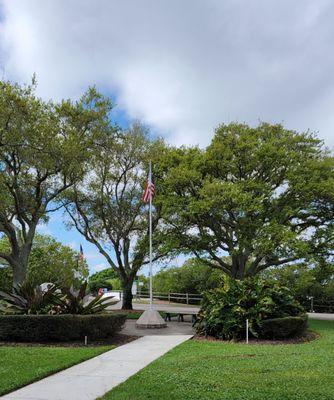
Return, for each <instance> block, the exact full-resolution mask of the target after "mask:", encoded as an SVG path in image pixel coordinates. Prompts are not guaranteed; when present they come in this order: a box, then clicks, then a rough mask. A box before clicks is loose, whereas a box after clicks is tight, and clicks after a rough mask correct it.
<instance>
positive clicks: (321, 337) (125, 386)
mask: <svg viewBox="0 0 334 400" xmlns="http://www.w3.org/2000/svg"><path fill="white" fill-rule="evenodd" d="M310 322H311V324H310V325H311V326H310V328H309V329H308V330H309V331H311V332H312V333H315V334H316V337H315V338H314V340H311V341H305V342H299V343H284V344H262V343H261V344H255V343H254V344H250V345H247V344H245V343H244V342H234V343H233V342H227V341H225V342H220V343H219V341H218V342H212V343H211V344H213V345H215V346H217V345H218V346H219V345H220V344H221V345H225V344H227V345H230V344H231V345H233V346H235V348H236V347H239V346H240V351H237V352H235V351H233V349H232V351H231V350H230V349H227V352H226V353H224V357H227V358H226V360H231V359H233V358H234V357H237V358H238V357H240V359H242V358H243V356H242V354H243V350H242V348H243V347H244V348H245V346H247V347H248V346H249V350H251V351H252V352H253V350H255V351H256V349H258V351H259V349H260V348H263V350H264V351H266V348H272V349H277V350H278V349H279V348H281V349H292V348H296V349H300V350H302V353H303V354H302V357H303V358H304V359H307V357H308V356H309V352H310V350H311V347H310V346H314V345H315V349H314V351H315V357H319V355H318V354H317V348H318V349H320V348H322V350H323V349H325V348H326V346H328V341H329V340H330V341H331V343H334V330H333V328H334V321H326V320H311V321H310ZM313 324H314V325H318V326H312V325H313ZM329 328H330V331H331V332H333V333H330V336H331V338H329V334H328V329H329ZM191 342H195V340H194V341H193V340H191V339H190V340H188V341H186V342H184V343H182V344H180V345H178V346H176V347H174V348H173V349H171V350H170V351H168V352H167V353H166V354H164V355H163V356H161V357H159V358H158V359H156V360H154V361H153V362H152V363H151V364H149V365H147V366H146V367H145V368H143V369H142V370H140V371H139V372H137V373H136V374H134V375H132V376H131V377H129V378H128V379H127V380H126V381H124V382H122V383H120V384H119V385H117V386H115V387H114V388H113V389H112V390H110V391H109V392H107V393H105V394H104V395H103V396H101V397H99V398H98V399H97V400H109V399H114V400H118V399H120V400H121V399H122V400H124V399H129V398H131V400H142V399H144V395H146V396H147V394H148V393H149V395H150V396H149V398H152V399H153V398H157V399H158V398H159V393H156V392H153V391H152V390H155V389H156V385H155V384H156V383H157V382H156V381H155V379H156V377H154V376H153V378H152V380H151V377H152V374H151V372H152V368H154V367H155V370H156V369H157V367H160V375H163V373H165V372H167V368H168V367H170V365H169V364H168V360H167V359H168V358H170V359H172V361H173V362H175V363H177V362H178V361H179V360H180V354H173V353H174V352H175V351H176V352H178V351H179V350H178V349H179V348H181V347H182V348H184V349H185V350H183V351H184V354H183V356H184V355H185V356H187V349H186V346H187V343H191ZM322 342H323V343H322ZM203 343H204V345H205V344H206V345H208V344H209V345H210V343H209V341H204V340H203ZM254 348H255V349H254ZM303 349H305V352H303ZM230 351H231V353H230ZM209 353H210V351H209ZM228 354H231V355H228ZM233 354H235V355H233ZM208 355H209V354H208ZM288 355H289V351H288ZM277 356H278V355H277V354H276V355H275V351H274V352H273V354H269V357H273V358H276V357H277ZM229 357H231V358H229ZM181 358H182V357H181ZM245 359H247V357H245ZM250 359H251V358H250ZM162 360H163V362H161V361H162ZM166 361H167V362H166ZM165 362H166V364H165V365H164V363H165ZM157 363H159V364H157ZM152 364H154V367H152ZM225 365H226V366H227V364H225ZM161 368H162V371H163V372H162V373H161ZM300 371H303V370H302V369H300ZM187 372H189V371H185V375H184V378H186V377H187ZM317 372H319V370H318V371H317ZM207 373H208V370H206V371H205V375H206V374H207ZM253 373H254V374H256V375H257V377H254V379H255V381H252V385H254V384H256V383H257V380H258V379H259V375H258V366H256V365H255V367H253ZM271 374H272V376H275V372H274V371H273V372H272V373H271ZM321 374H322V375H321V379H322V378H326V377H327V375H328V371H327V370H326V366H324V368H323V369H322V370H321ZM158 375H159V374H158ZM181 375H182V374H181ZM203 376H204V375H203ZM181 378H182V377H181ZM279 379H280V378H277V382H278V383H280V381H279ZM158 380H159V379H158ZM139 382H142V383H143V385H144V387H146V389H145V390H144V391H142V392H140V393H138V394H137V395H134V392H133V390H134V387H135V386H136V384H137V386H136V387H139V386H138V385H139ZM305 382H306V380H303V381H302V382H301V383H300V386H298V390H300V391H301V393H302V392H303V390H304V389H305ZM160 384H162V385H163V381H161V380H160V381H159V385H160ZM321 385H322V384H321V382H319V388H320V387H321ZM246 386H247V382H245V383H244V382H242V383H241V389H244V387H246ZM333 388H334V384H333ZM247 389H249V388H246V390H247ZM329 389H330V390H332V388H329ZM149 390H151V392H149ZM225 390H230V388H228V389H225ZM169 394H171V393H169ZM180 394H181V392H176V393H174V394H173V396H175V398H176V399H177V400H179V399H180V398H181V397H180ZM195 394H196V393H193V392H192V391H191V390H190V391H189V392H188V393H183V395H185V397H182V399H183V398H185V399H187V400H188V399H190V398H191V399H193V398H195ZM249 394H251V396H249V397H250V398H251V399H252V400H254V399H256V400H259V399H263V398H269V397H266V396H269V395H272V394H273V395H274V397H273V400H276V399H277V398H278V397H277V393H271V392H268V393H267V392H265V391H263V392H260V393H258V392H257V391H255V392H254V393H249ZM279 394H280V399H282V398H285V397H284V395H285V394H284V392H282V393H279ZM189 395H190V396H193V397H188V396H189ZM257 395H259V396H260V397H256V396H257ZM126 396H128V397H126ZM129 396H130V397H129ZM131 396H132V397H131ZM151 396H155V397H151ZM230 396H231V394H229V397H227V398H228V399H229V400H232V399H233V400H237V399H239V397H233V394H232V397H230ZM254 396H255V397H254ZM261 396H262V397H261ZM290 396H291V393H290V394H289V397H287V398H289V399H290V398H291V399H292V397H290ZM311 396H312V394H311ZM319 396H320V397H319V399H321V400H323V399H326V400H329V399H332V398H333V397H327V396H326V393H323V392H321V393H319ZM323 396H325V397H323ZM202 398H203V397H202ZM299 398H300V397H298V399H299ZM314 398H315V397H309V396H306V397H303V399H305V400H311V399H312V400H313V399H314ZM163 399H166V397H163ZM210 399H214V400H216V399H217V400H218V399H221V397H219V396H218V397H210ZM242 399H244V397H242ZM293 399H297V397H293Z"/></svg>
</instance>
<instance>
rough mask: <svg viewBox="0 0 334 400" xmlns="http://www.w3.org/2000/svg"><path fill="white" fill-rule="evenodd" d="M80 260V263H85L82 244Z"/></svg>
mask: <svg viewBox="0 0 334 400" xmlns="http://www.w3.org/2000/svg"><path fill="white" fill-rule="evenodd" d="M79 260H80V261H83V260H84V252H83V248H82V245H81V244H80V253H79Z"/></svg>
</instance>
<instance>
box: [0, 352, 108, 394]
mask: <svg viewBox="0 0 334 400" xmlns="http://www.w3.org/2000/svg"><path fill="white" fill-rule="evenodd" d="M113 347H114V346H97V347H44V346H41V347H39V346H0V395H2V394H5V393H7V392H9V391H12V390H14V389H17V388H19V387H21V386H24V385H26V384H27V383H30V382H33V381H36V380H38V379H41V378H43V377H45V376H47V375H50V374H51V373H54V372H57V371H60V370H62V369H64V368H67V367H70V366H71V365H74V364H77V363H79V362H81V361H84V360H87V359H88V358H92V357H94V356H97V355H99V354H101V353H103V352H105V351H107V350H111V349H112V348H113Z"/></svg>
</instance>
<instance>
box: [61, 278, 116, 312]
mask: <svg viewBox="0 0 334 400" xmlns="http://www.w3.org/2000/svg"><path fill="white" fill-rule="evenodd" d="M86 290H87V282H84V283H83V284H82V285H81V286H80V288H79V289H78V290H75V289H73V288H66V287H64V288H62V289H61V292H62V293H61V295H60V296H57V297H56V298H55V299H54V300H55V302H54V304H55V305H56V308H55V310H56V313H57V314H58V313H59V314H98V313H101V312H103V311H104V310H105V309H106V308H107V307H109V306H111V305H112V304H115V303H117V301H113V300H111V299H112V298H111V297H102V296H103V294H101V295H98V296H96V297H93V298H91V297H90V296H89V295H86Z"/></svg>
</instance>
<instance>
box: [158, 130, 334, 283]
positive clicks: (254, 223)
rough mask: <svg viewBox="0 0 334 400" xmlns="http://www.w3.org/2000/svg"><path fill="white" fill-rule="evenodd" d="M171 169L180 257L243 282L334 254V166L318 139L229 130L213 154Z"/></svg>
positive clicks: (167, 204) (220, 134) (193, 156)
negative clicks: (196, 260)
mask: <svg viewBox="0 0 334 400" xmlns="http://www.w3.org/2000/svg"><path fill="white" fill-rule="evenodd" d="M165 163H167V164H169V168H168V169H166V171H167V172H166V176H165V179H164V188H165V190H164V195H163V197H161V198H160V201H161V202H162V203H163V204H164V210H165V213H164V220H165V224H166V227H168V229H167V230H166V238H167V239H168V242H169V243H170V246H172V247H174V248H178V249H179V251H180V252H183V253H192V254H194V255H195V256H196V257H197V258H199V259H200V260H202V261H203V262H205V263H207V264H208V265H210V266H212V267H214V268H220V269H221V270H223V271H224V272H225V273H226V274H227V275H229V276H231V277H233V278H236V279H243V278H245V277H248V276H253V275H255V274H257V273H259V272H260V271H262V270H264V269H266V268H269V267H274V266H280V265H284V264H287V263H293V262H296V261H303V260H307V259H309V258H312V257H313V256H314V255H316V254H318V255H321V256H322V257H326V255H329V254H330V253H331V252H333V250H332V249H333V244H334V161H333V157H332V156H331V154H330V153H329V152H328V151H327V150H326V149H325V148H324V147H323V144H322V142H321V141H320V140H318V139H317V138H316V137H315V136H314V135H312V134H309V133H302V134H299V133H296V132H294V131H291V130H286V129H284V128H283V127H282V126H281V125H270V124H265V123H262V124H260V125H259V126H257V127H255V128H251V127H249V126H247V125H245V124H229V125H221V126H220V127H218V129H217V130H216V132H215V135H214V138H213V140H212V142H211V144H210V145H209V146H208V147H207V148H206V149H205V150H200V149H198V148H187V149H176V150H174V152H171V153H170V154H169V155H168V160H166V161H165ZM226 255H229V257H226Z"/></svg>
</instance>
